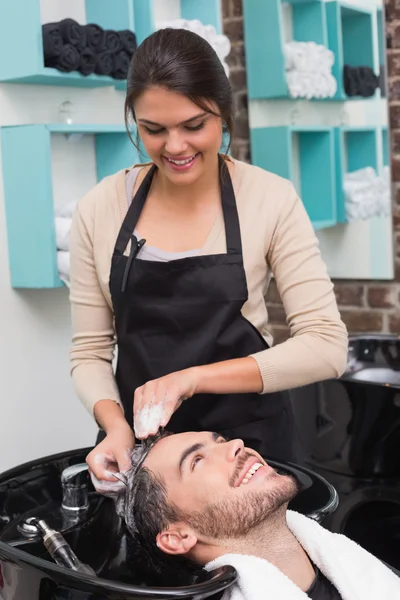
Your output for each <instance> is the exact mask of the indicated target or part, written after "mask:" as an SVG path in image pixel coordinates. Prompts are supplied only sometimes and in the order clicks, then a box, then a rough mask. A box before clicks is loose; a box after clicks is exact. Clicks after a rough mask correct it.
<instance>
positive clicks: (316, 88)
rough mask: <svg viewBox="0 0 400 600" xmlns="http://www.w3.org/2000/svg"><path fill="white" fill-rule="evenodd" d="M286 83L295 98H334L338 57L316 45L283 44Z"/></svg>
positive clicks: (323, 47)
mask: <svg viewBox="0 0 400 600" xmlns="http://www.w3.org/2000/svg"><path fill="white" fill-rule="evenodd" d="M284 57H285V69H286V81H287V84H288V88H289V93H290V95H291V96H292V98H306V99H307V100H310V99H311V98H332V97H333V96H334V95H335V94H336V90H337V81H336V79H335V78H334V77H333V75H332V66H333V64H334V62H335V56H334V54H333V52H331V50H329V49H328V48H325V46H321V45H320V44H316V43H315V42H295V41H292V42H287V43H286V44H285V45H284Z"/></svg>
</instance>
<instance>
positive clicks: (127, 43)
mask: <svg viewBox="0 0 400 600" xmlns="http://www.w3.org/2000/svg"><path fill="white" fill-rule="evenodd" d="M117 33H118V36H119V39H120V41H121V44H122V49H123V50H125V52H126V53H127V54H128V55H129V56H130V57H131V56H132V54H133V53H134V52H135V50H136V48H137V42H136V35H135V34H134V33H133V31H131V30H130V29H124V30H123V31H118V32H117Z"/></svg>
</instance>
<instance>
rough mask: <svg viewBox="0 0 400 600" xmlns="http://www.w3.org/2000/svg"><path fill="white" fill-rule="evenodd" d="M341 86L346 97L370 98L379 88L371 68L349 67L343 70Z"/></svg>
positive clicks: (377, 80) (377, 79) (346, 66)
mask: <svg viewBox="0 0 400 600" xmlns="http://www.w3.org/2000/svg"><path fill="white" fill-rule="evenodd" d="M343 86H344V91H345V93H346V95H347V96H361V97H363V98H370V97H371V96H373V95H374V94H375V91H376V89H377V88H378V86H379V78H378V77H377V76H376V75H375V73H374V72H373V70H372V69H371V67H350V66H349V65H345V66H344V69H343Z"/></svg>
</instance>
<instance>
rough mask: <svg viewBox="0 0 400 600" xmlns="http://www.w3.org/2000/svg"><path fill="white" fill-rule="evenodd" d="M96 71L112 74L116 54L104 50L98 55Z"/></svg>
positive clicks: (100, 73) (99, 73) (101, 73)
mask: <svg viewBox="0 0 400 600" xmlns="http://www.w3.org/2000/svg"><path fill="white" fill-rule="evenodd" d="M96 58H97V61H96V67H95V69H94V71H95V73H97V74H98V75H111V73H112V72H113V71H114V69H115V56H114V54H111V53H110V52H102V53H101V54H98V55H97V57H96Z"/></svg>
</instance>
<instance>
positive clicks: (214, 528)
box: [144, 432, 298, 539]
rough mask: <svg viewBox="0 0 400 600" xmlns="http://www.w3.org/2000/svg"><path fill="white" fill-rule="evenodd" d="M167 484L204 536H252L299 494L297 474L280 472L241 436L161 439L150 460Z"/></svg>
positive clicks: (170, 495) (170, 497)
mask: <svg viewBox="0 0 400 600" xmlns="http://www.w3.org/2000/svg"><path fill="white" fill-rule="evenodd" d="M144 466H145V467H147V468H148V469H149V470H150V471H152V473H153V474H154V475H155V476H156V477H157V478H162V479H163V480H164V482H165V484H166V489H167V494H168V502H169V503H170V504H173V505H175V506H176V507H177V508H178V509H179V511H180V512H181V513H182V514H183V515H184V520H185V521H186V522H187V523H188V524H190V526H191V527H192V528H193V529H194V530H195V531H196V532H197V533H199V534H200V535H203V536H207V537H212V538H214V539H221V538H237V537H240V536H243V535H246V533H248V532H249V531H250V530H251V529H252V528H254V527H256V526H257V525H258V524H260V523H262V522H263V521H264V520H265V519H266V518H267V517H268V516H269V515H270V514H271V513H273V512H274V511H276V510H277V509H278V508H280V507H281V506H282V505H284V504H286V503H287V502H289V501H290V500H291V499H292V498H293V497H294V496H295V495H296V493H297V489H298V488H297V483H296V482H295V480H294V479H293V478H292V477H289V476H286V475H279V474H278V473H277V472H276V471H275V470H274V469H272V468H271V467H270V466H269V465H268V464H267V463H266V462H265V461H264V460H263V458H262V457H261V456H260V455H259V454H257V452H255V451H254V450H252V449H250V448H245V447H244V444H243V442H242V441H241V440H232V441H229V442H227V441H226V440H225V439H224V438H223V437H221V436H218V435H216V434H212V433H207V432H201V433H181V434H177V435H171V436H169V437H166V438H163V439H161V440H160V441H159V442H158V443H157V444H156V445H155V446H154V448H153V449H152V450H151V451H150V453H149V455H148V457H147V458H146V460H145V462H144Z"/></svg>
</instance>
